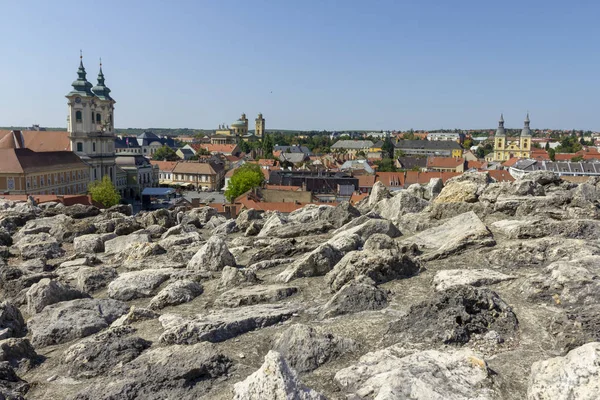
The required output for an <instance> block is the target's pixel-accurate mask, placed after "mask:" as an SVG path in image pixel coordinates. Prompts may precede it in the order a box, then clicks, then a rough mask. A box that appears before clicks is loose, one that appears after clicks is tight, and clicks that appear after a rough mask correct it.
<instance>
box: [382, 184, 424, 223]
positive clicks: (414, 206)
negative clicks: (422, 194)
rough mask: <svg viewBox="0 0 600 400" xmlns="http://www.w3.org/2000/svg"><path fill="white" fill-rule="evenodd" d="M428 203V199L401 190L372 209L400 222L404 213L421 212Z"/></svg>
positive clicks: (386, 217)
mask: <svg viewBox="0 0 600 400" xmlns="http://www.w3.org/2000/svg"><path fill="white" fill-rule="evenodd" d="M428 205H429V202H428V201H426V200H423V199H420V198H418V197H416V196H414V195H412V194H410V193H408V192H406V191H400V192H398V193H397V194H396V195H394V196H393V197H391V198H389V199H384V200H382V201H380V202H379V203H377V204H376V205H375V206H374V207H373V209H372V210H373V211H374V212H377V213H378V214H379V215H381V216H382V217H383V218H385V219H388V220H390V221H392V222H395V223H398V222H399V221H400V218H401V217H402V216H403V215H405V214H411V213H418V212H421V211H423V209H425V207H427V206H428Z"/></svg>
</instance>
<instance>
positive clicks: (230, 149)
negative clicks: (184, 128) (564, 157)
mask: <svg viewBox="0 0 600 400" xmlns="http://www.w3.org/2000/svg"><path fill="white" fill-rule="evenodd" d="M183 148H188V149H191V150H193V151H194V152H195V153H197V152H198V151H200V149H204V150H206V151H207V152H208V153H210V154H212V155H218V154H223V155H225V156H239V155H240V153H241V152H242V151H241V150H240V146H238V145H237V144H235V143H230V144H212V143H190V144H186V145H185V146H183Z"/></svg>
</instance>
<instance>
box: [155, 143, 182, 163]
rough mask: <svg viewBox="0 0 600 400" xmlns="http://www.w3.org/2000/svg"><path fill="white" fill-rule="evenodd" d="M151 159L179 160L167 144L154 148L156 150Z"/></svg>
mask: <svg viewBox="0 0 600 400" xmlns="http://www.w3.org/2000/svg"><path fill="white" fill-rule="evenodd" d="M152 159H153V160H157V161H163V160H167V161H177V160H179V156H178V155H177V153H175V150H173V149H172V148H170V147H169V146H167V145H164V146H162V147H161V148H159V149H158V150H156V152H155V153H154V154H153V155H152Z"/></svg>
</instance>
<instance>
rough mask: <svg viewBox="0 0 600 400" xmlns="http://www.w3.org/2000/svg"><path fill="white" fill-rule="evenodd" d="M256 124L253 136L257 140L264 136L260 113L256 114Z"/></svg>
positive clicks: (263, 122)
mask: <svg viewBox="0 0 600 400" xmlns="http://www.w3.org/2000/svg"><path fill="white" fill-rule="evenodd" d="M254 122H255V123H256V129H255V131H254V135H255V136H256V137H258V138H261V139H262V137H263V136H264V134H265V119H264V118H263V115H262V113H258V117H256V119H255V120H254Z"/></svg>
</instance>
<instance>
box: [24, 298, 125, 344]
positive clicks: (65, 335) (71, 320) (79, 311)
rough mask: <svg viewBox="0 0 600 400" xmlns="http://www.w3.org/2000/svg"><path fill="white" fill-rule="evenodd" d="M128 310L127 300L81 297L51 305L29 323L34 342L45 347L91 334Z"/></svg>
mask: <svg viewBox="0 0 600 400" xmlns="http://www.w3.org/2000/svg"><path fill="white" fill-rule="evenodd" d="M128 310H129V306H127V305H126V304H125V303H122V302H120V301H117V300H110V299H78V300H71V301H63V302H60V303H56V304H52V305H50V306H48V307H46V308H44V309H43V310H42V312H41V313H39V314H36V315H34V316H33V317H32V318H31V319H30V320H29V321H28V322H27V326H28V328H29V330H30V331H31V333H32V335H31V343H32V344H33V345H34V346H36V347H37V346H39V347H43V346H49V345H53V344H60V343H65V342H68V341H70V340H73V339H78V338H82V337H86V336H89V335H92V334H94V333H96V332H99V331H100V330H102V329H104V328H106V327H108V326H109V325H110V324H111V323H112V322H113V321H114V320H116V319H117V318H119V317H120V316H121V315H123V314H125V313H126V312H127V311H128Z"/></svg>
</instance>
